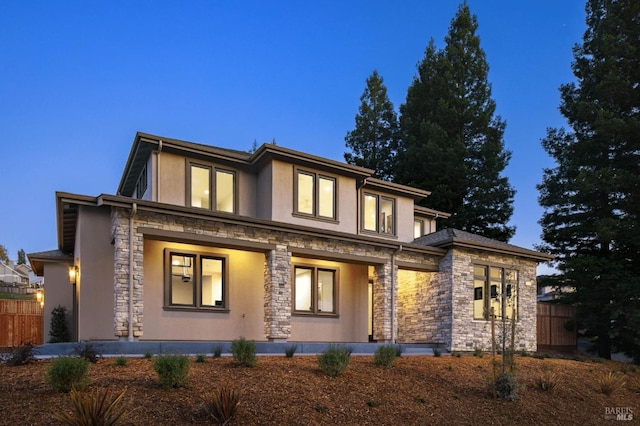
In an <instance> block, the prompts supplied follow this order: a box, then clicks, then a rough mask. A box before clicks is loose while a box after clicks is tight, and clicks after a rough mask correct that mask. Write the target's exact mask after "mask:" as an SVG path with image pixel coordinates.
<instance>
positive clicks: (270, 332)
mask: <svg viewBox="0 0 640 426" xmlns="http://www.w3.org/2000/svg"><path fill="white" fill-rule="evenodd" d="M264 332H265V334H266V336H267V339H269V341H286V340H287V339H288V338H289V337H290V336H291V253H289V252H288V251H287V246H286V245H277V246H276V249H275V250H271V251H270V252H269V253H267V254H266V255H265V265H264Z"/></svg>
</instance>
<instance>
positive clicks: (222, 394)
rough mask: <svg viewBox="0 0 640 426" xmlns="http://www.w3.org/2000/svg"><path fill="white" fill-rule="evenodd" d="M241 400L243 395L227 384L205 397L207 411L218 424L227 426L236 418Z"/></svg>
mask: <svg viewBox="0 0 640 426" xmlns="http://www.w3.org/2000/svg"><path fill="white" fill-rule="evenodd" d="M241 398H242V393H241V392H240V391H238V390H235V389H233V388H232V387H231V386H230V385H229V384H228V383H227V384H224V385H222V387H220V388H218V389H216V390H215V391H214V392H213V393H211V395H209V396H208V397H205V399H204V404H205V410H206V412H207V414H209V416H211V418H212V419H213V420H214V421H215V422H216V423H217V424H219V425H226V424H228V423H230V422H232V421H233V420H234V419H235V418H236V415H237V414H238V405H239V404H240V399H241Z"/></svg>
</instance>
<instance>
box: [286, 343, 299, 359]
mask: <svg viewBox="0 0 640 426" xmlns="http://www.w3.org/2000/svg"><path fill="white" fill-rule="evenodd" d="M297 350H298V345H291V346H287V347H286V348H284V354H285V356H286V357H287V358H293V355H294V354H295V353H296V351H297Z"/></svg>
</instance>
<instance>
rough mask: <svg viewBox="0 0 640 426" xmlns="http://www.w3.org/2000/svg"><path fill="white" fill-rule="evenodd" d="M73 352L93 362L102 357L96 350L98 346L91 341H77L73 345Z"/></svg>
mask: <svg viewBox="0 0 640 426" xmlns="http://www.w3.org/2000/svg"><path fill="white" fill-rule="evenodd" d="M73 353H74V355H77V356H79V357H80V358H84V359H86V360H87V361H89V362H91V363H93V364H95V363H96V362H98V358H102V354H101V353H100V352H99V351H98V346H97V345H95V344H94V343H91V342H80V343H78V344H77V345H75V346H74V348H73Z"/></svg>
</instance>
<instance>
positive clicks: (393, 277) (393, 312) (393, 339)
mask: <svg viewBox="0 0 640 426" xmlns="http://www.w3.org/2000/svg"><path fill="white" fill-rule="evenodd" d="M401 251H402V244H400V245H399V246H398V249H397V250H396V251H394V252H393V254H391V343H392V344H394V345H395V344H396V324H395V318H396V296H395V295H396V287H397V285H398V277H397V275H398V274H396V256H397V255H398V254H400V252H401Z"/></svg>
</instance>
